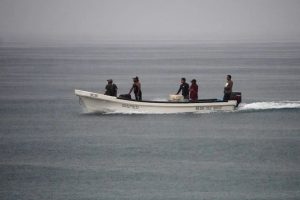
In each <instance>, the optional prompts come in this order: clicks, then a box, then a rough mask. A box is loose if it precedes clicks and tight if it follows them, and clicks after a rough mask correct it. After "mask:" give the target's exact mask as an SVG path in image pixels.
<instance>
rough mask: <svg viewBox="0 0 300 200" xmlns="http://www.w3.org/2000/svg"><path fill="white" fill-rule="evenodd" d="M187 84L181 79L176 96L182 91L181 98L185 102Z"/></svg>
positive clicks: (187, 98)
mask: <svg viewBox="0 0 300 200" xmlns="http://www.w3.org/2000/svg"><path fill="white" fill-rule="evenodd" d="M189 88H190V86H189V84H188V83H186V82H185V78H181V85H180V87H179V90H178V92H177V93H176V94H179V93H180V91H182V96H183V98H184V99H185V100H189Z"/></svg>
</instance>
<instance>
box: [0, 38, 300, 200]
mask: <svg viewBox="0 0 300 200" xmlns="http://www.w3.org/2000/svg"><path fill="white" fill-rule="evenodd" d="M227 74H231V75H232V79H233V82H234V86H233V87H234V91H240V92H242V95H243V96H242V98H243V99H242V100H243V103H242V104H241V106H240V107H239V109H238V110H236V111H234V112H211V113H205V114H169V115H168V114H160V115H154V114H130V113H121V114H95V113H87V112H85V111H84V110H83V109H82V108H81V107H80V105H79V102H78V97H76V96H75V95H74V89H81V90H87V91H93V92H101V93H102V92H104V87H105V85H106V80H107V79H110V78H111V79H113V80H114V83H116V84H117V86H118V88H119V91H118V93H119V94H124V93H127V92H128V91H129V89H130V87H131V84H132V77H134V76H139V77H140V80H141V83H142V90H143V99H148V100H164V99H167V98H168V95H169V94H173V93H175V92H177V90H178V88H179V83H180V79H181V77H186V78H187V80H188V81H190V80H192V79H194V78H195V79H197V82H198V84H199V98H219V99H221V98H222V96H223V94H222V92H223V87H224V83H225V78H226V75H227ZM0 94H1V95H0V199H1V200H16V199H18V200H22V199H24V200H31V199H32V200H43V199H47V200H48V199H53V200H67V199H70V200H76V199H78V200H79V199H80V200H81V199H89V200H93V199H95V200H99V199H103V200H118V199H126V200H127V199H128V200H150V199H151V200H154V199H155V200H158V199H161V200H168V199H172V200H185V199H188V200H201V199H214V200H215V199H217V200H218V199H220V200H243V199H247V200H249V199H253V200H254V199H255V200H257V199H258V200H263V199H264V200H265V199H266V200H281V199H284V200H292V199H293V200H299V199H300V43H279V42H277V43H249V42H248V43H241V42H240V43H228V42H227V43H208V42H207V43H205V42H161V43H160V42H155V43H151V42H149V41H148V42H120V43H118V42H108V43H101V44H87V45H83V44H81V45H63V44H60V45H57V44H56V45H49V44H47V45H45V44H44V45H32V46H28V45H19V44H15V43H13V44H11V43H1V44H0Z"/></svg>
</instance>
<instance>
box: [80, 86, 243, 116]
mask: <svg viewBox="0 0 300 200" xmlns="http://www.w3.org/2000/svg"><path fill="white" fill-rule="evenodd" d="M75 95H77V96H78V97H79V101H80V103H81V104H82V105H83V106H84V107H85V109H86V110H87V111H88V112H92V113H94V112H96V113H150V114H168V113H207V112H210V111H233V110H235V108H236V106H237V101H236V100H229V101H228V102H223V101H217V100H214V101H203V102H201V100H199V102H169V101H134V100H126V99H120V98H117V97H112V96H107V95H104V94H100V93H94V92H88V91H83V90H75Z"/></svg>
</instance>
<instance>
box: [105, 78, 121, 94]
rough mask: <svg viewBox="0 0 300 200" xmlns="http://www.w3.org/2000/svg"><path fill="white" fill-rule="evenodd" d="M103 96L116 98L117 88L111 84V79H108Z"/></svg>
mask: <svg viewBox="0 0 300 200" xmlns="http://www.w3.org/2000/svg"><path fill="white" fill-rule="evenodd" d="M105 89H106V91H105V93H104V94H105V95H109V96H115V97H116V96H117V90H118V87H117V86H116V84H114V83H113V80H112V79H108V80H107V85H106V86H105Z"/></svg>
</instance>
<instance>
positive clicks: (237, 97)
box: [229, 92, 242, 106]
mask: <svg viewBox="0 0 300 200" xmlns="http://www.w3.org/2000/svg"><path fill="white" fill-rule="evenodd" d="M229 100H236V102H237V106H238V105H239V104H240V103H241V102H242V93H241V92H232V93H231V96H230V99H229Z"/></svg>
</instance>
